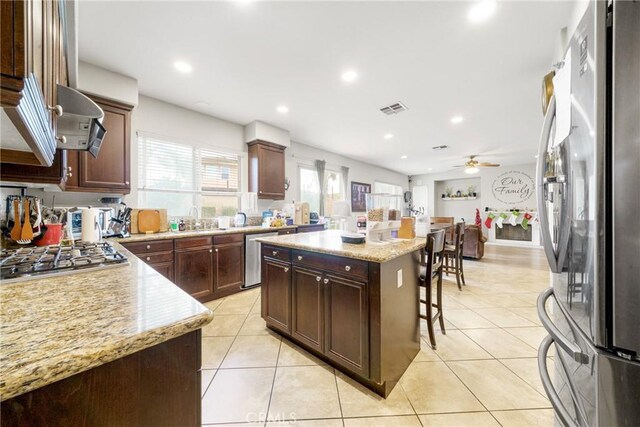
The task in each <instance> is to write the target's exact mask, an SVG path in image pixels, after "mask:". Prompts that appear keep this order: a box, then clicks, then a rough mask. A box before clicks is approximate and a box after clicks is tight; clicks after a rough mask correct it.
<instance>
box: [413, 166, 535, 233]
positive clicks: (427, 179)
mask: <svg viewBox="0 0 640 427" xmlns="http://www.w3.org/2000/svg"><path fill="white" fill-rule="evenodd" d="M535 168H536V165H535V163H527V164H522V165H511V166H501V167H497V168H480V172H478V173H477V174H475V175H473V177H475V178H478V179H479V180H480V185H479V186H478V189H477V191H478V193H479V203H478V204H477V207H478V208H479V209H480V214H481V215H482V218H483V220H484V218H486V215H485V214H484V209H485V207H489V208H490V209H494V210H508V209H511V208H518V209H527V208H528V209H536V206H537V198H536V195H535V189H534V188H531V189H530V190H529V191H530V192H531V196H530V197H529V198H527V199H526V200H524V201H523V202H520V203H514V204H509V203H504V202H501V201H500V200H498V199H497V198H496V197H495V196H494V192H493V190H492V186H493V184H494V182H495V181H496V179H497V178H498V177H499V176H500V175H502V174H504V173H506V172H509V171H516V172H521V173H523V174H526V175H527V176H529V177H530V178H531V179H532V180H533V182H535V176H536V171H535ZM468 177H469V175H467V174H465V173H464V170H462V168H461V170H455V171H450V172H445V173H437V174H426V175H418V176H414V177H413V180H412V185H413V186H419V185H426V186H427V187H428V188H429V198H430V203H429V214H430V215H431V216H436V206H438V201H437V198H440V197H442V191H441V192H440V193H436V191H435V190H436V186H435V183H436V181H442V180H455V179H463V178H468ZM454 187H455V185H454ZM454 189H456V188H454ZM449 203H466V202H449ZM473 213H474V214H473V216H470V217H469V218H468V217H465V219H466V220H467V221H473V219H475V210H474V211H473ZM449 216H450V215H449Z"/></svg>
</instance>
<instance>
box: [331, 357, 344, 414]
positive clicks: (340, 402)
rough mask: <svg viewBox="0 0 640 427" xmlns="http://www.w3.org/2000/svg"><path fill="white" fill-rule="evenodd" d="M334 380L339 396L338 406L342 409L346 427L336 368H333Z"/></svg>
mask: <svg viewBox="0 0 640 427" xmlns="http://www.w3.org/2000/svg"><path fill="white" fill-rule="evenodd" d="M333 380H334V382H335V384H336V393H337V394H338V406H339V407H340V419H341V420H342V425H343V426H344V412H342V400H340V388H339V387H338V374H336V368H333Z"/></svg>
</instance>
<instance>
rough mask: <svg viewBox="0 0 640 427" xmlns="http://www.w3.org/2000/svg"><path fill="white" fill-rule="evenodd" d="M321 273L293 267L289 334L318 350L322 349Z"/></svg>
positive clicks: (322, 298)
mask: <svg viewBox="0 0 640 427" xmlns="http://www.w3.org/2000/svg"><path fill="white" fill-rule="evenodd" d="M323 286H324V285H323V282H322V273H320V272H319V271H314V270H307V269H306V268H299V267H293V278H292V292H291V296H292V304H291V305H292V313H291V334H292V335H293V337H294V338H296V339H298V340H300V341H301V342H303V343H305V344H307V345H308V346H309V347H312V348H314V349H316V350H318V351H323V349H324V288H323Z"/></svg>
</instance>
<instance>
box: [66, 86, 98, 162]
mask: <svg viewBox="0 0 640 427" xmlns="http://www.w3.org/2000/svg"><path fill="white" fill-rule="evenodd" d="M57 91H58V101H57V104H58V105H60V106H61V107H62V115H61V116H59V117H58V119H57V125H58V130H57V139H58V143H57V148H59V149H61V150H77V151H88V152H89V153H91V155H92V156H93V157H95V158H97V157H98V151H100V146H101V145H102V140H103V139H104V136H105V134H106V133H107V131H106V129H105V128H104V126H102V118H103V117H104V112H103V111H102V109H101V108H100V107H98V105H97V104H96V103H95V102H93V101H92V100H90V99H89V98H87V97H86V96H85V95H83V94H81V93H80V92H78V91H77V90H75V89H72V88H70V87H67V86H62V85H57Z"/></svg>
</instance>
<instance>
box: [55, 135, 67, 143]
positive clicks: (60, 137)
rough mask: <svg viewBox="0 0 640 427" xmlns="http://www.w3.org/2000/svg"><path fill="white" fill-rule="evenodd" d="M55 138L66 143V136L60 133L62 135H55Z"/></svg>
mask: <svg viewBox="0 0 640 427" xmlns="http://www.w3.org/2000/svg"><path fill="white" fill-rule="evenodd" d="M56 139H57V140H58V141H60V143H61V144H66V143H67V137H66V136H64V135H62V136H56Z"/></svg>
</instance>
